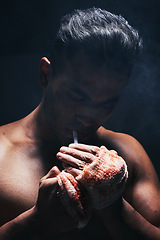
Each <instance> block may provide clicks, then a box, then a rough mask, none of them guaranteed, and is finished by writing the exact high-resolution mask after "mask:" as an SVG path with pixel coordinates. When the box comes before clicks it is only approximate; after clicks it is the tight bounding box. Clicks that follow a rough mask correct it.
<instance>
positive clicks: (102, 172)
mask: <svg viewBox="0 0 160 240" xmlns="http://www.w3.org/2000/svg"><path fill="white" fill-rule="evenodd" d="M127 178H128V171H127V165H126V163H125V161H124V160H123V158H122V157H120V156H118V154H117V153H116V152H115V151H109V150H108V149H107V148H105V147H104V146H101V147H100V150H99V155H98V157H97V159H96V161H93V162H92V163H90V164H86V165H85V166H84V169H83V171H82V173H81V174H80V175H78V176H77V177H76V180H77V181H78V182H80V183H81V184H82V185H83V186H84V188H85V189H86V190H87V192H88V195H89V196H90V200H91V205H92V207H93V208H95V209H101V208H104V207H107V206H109V205H110V204H112V203H113V202H115V201H116V200H117V199H118V198H119V197H120V196H121V195H122V193H123V191H124V188H125V184H126V181H127Z"/></svg>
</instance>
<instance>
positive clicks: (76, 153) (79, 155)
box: [60, 147, 95, 163]
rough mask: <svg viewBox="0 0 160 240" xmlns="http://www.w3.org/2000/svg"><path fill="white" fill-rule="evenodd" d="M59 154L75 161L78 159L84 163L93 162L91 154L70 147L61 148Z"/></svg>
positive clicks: (93, 158)
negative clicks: (68, 156) (63, 154)
mask: <svg viewBox="0 0 160 240" xmlns="http://www.w3.org/2000/svg"><path fill="white" fill-rule="evenodd" d="M60 152H61V153H65V154H68V155H70V156H72V157H74V158H76V159H80V160H82V161H84V162H86V163H91V162H93V161H94V160H95V156H94V155H93V154H91V153H89V152H84V151H81V150H77V149H74V148H70V147H61V148H60Z"/></svg>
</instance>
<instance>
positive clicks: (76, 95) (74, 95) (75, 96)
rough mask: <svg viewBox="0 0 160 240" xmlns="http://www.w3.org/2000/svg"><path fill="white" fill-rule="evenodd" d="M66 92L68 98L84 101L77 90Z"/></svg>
mask: <svg viewBox="0 0 160 240" xmlns="http://www.w3.org/2000/svg"><path fill="white" fill-rule="evenodd" d="M66 91H67V92H68V94H69V96H70V97H71V98H72V99H74V100H76V101H82V100H85V99H86V96H85V94H83V93H81V92H80V91H78V90H76V91H74V90H71V89H66Z"/></svg>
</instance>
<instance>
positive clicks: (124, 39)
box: [51, 8, 142, 72]
mask: <svg viewBox="0 0 160 240" xmlns="http://www.w3.org/2000/svg"><path fill="white" fill-rule="evenodd" d="M141 49H142V39H141V38H140V37H139V34H138V32H137V31H136V30H135V29H134V28H133V27H131V26H130V25H129V24H128V22H127V21H126V20H125V19H124V18H123V17H122V16H118V15H115V14H112V13H110V12H108V11H106V10H102V9H100V8H90V9H85V10H75V11H73V12H72V13H71V14H68V15H66V16H64V17H63V18H62V20H61V25H60V28H59V30H58V33H57V36H56V40H55V44H54V47H53V54H52V55H51V62H52V58H53V57H54V65H55V64H56V62H57V65H58V66H59V68H61V67H60V65H61V64H60V63H61V61H62V58H64V56H65V58H67V59H71V58H72V57H73V56H74V55H75V54H76V53H77V52H78V51H80V50H83V51H84V53H86V54H87V55H88V56H89V59H90V60H91V62H92V63H93V64H94V63H95V64H96V65H97V64H98V65H101V64H104V63H105V64H106V66H107V67H108V68H111V69H113V70H114V71H122V72H123V71H130V70H131V68H132V65H133V62H134V61H135V58H136V57H137V56H138V55H139V53H140V52H141Z"/></svg>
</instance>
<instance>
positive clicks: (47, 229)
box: [35, 167, 77, 235]
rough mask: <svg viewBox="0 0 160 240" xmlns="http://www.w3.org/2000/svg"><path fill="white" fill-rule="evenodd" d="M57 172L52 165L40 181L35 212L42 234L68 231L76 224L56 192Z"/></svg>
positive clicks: (58, 172)
mask: <svg viewBox="0 0 160 240" xmlns="http://www.w3.org/2000/svg"><path fill="white" fill-rule="evenodd" d="M59 174H60V171H59V169H58V168H57V167H53V168H52V169H51V170H50V171H49V172H48V173H47V175H46V176H44V177H43V178H42V179H41V181H40V188H39V196H38V200H37V204H36V206H35V212H36V219H37V220H38V221H39V223H40V226H41V227H42V228H43V230H42V232H43V234H44V235H51V234H55V233H59V232H64V231H69V230H72V229H74V228H76V226H77V222H76V221H75V220H74V219H73V218H72V217H71V216H70V215H69V213H68V212H67V210H66V209H65V207H64V206H63V204H62V202H61V200H60V198H59V196H58V194H57V191H58V179H57V176H58V175H59Z"/></svg>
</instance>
